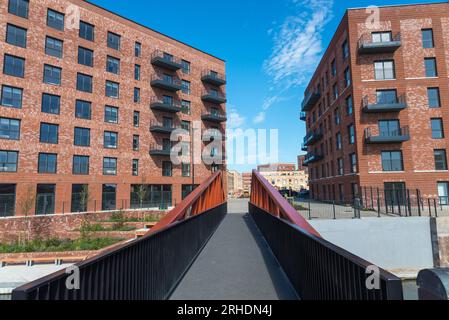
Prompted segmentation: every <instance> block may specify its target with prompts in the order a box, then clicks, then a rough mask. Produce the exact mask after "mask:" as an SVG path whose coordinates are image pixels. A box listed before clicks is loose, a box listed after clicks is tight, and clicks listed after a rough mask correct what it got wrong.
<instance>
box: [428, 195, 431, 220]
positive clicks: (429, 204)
mask: <svg viewBox="0 0 449 320" xmlns="http://www.w3.org/2000/svg"><path fill="white" fill-rule="evenodd" d="M427 204H428V205H429V217H431V218H432V207H431V206H430V198H428V199H427Z"/></svg>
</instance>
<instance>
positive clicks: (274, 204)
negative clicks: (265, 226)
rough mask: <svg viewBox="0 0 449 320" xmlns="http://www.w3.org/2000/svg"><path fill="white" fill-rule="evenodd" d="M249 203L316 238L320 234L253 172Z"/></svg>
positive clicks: (263, 179)
mask: <svg viewBox="0 0 449 320" xmlns="http://www.w3.org/2000/svg"><path fill="white" fill-rule="evenodd" d="M251 203H252V204H253V205H255V206H256V207H258V208H260V209H262V210H264V211H266V212H269V213H271V214H272V215H274V216H276V217H278V218H281V219H284V220H287V221H288V222H290V223H292V224H294V225H296V226H298V227H299V228H301V229H303V230H304V231H307V232H309V233H311V234H313V235H315V236H317V237H321V236H320V234H319V233H318V232H317V231H316V230H315V229H314V228H313V227H312V226H311V225H310V224H309V223H308V222H307V220H306V219H304V218H303V217H302V216H301V215H299V214H298V212H297V211H296V210H295V208H293V207H292V206H291V204H290V203H288V201H287V200H286V199H285V198H284V197H283V196H282V195H281V194H280V193H279V191H278V190H276V189H275V188H274V187H273V186H272V185H271V184H270V183H269V182H268V181H267V180H266V179H265V178H264V177H263V176H262V175H261V174H260V173H259V172H258V171H256V170H254V171H253V177H252V181H251Z"/></svg>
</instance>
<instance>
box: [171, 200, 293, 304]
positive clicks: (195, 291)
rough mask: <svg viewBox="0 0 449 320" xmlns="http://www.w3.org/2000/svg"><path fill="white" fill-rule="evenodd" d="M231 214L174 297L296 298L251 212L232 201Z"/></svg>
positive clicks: (193, 298) (223, 298)
mask: <svg viewBox="0 0 449 320" xmlns="http://www.w3.org/2000/svg"><path fill="white" fill-rule="evenodd" d="M228 206H229V207H228V211H229V214H228V215H227V216H226V218H225V219H224V221H223V223H222V224H221V225H220V227H219V228H218V230H217V232H216V233H215V234H214V235H213V236H212V238H211V239H210V241H209V243H208V244H207V245H206V247H205V248H204V250H203V251H202V252H201V254H200V255H199V256H198V258H197V260H196V261H195V262H194V264H193V265H192V267H191V268H190V270H189V271H188V272H187V274H186V276H185V277H184V279H183V280H182V281H181V283H180V284H179V286H178V287H177V289H176V290H175V292H174V293H173V295H172V297H171V299H172V300H278V299H281V300H289V299H290V300H292V299H297V296H296V293H295V291H294V289H293V288H292V287H291V285H290V283H289V281H288V279H287V278H286V277H285V275H284V273H283V272H282V270H281V268H280V266H279V265H278V263H277V262H276V260H275V258H274V256H273V254H272V252H271V251H270V249H269V248H268V247H267V244H266V243H265V241H264V239H263V237H262V235H261V234H260V233H259V231H258V229H257V228H256V226H255V224H254V222H253V221H252V220H251V218H250V217H249V215H248V213H247V212H248V201H245V200H232V201H230V202H229V203H228Z"/></svg>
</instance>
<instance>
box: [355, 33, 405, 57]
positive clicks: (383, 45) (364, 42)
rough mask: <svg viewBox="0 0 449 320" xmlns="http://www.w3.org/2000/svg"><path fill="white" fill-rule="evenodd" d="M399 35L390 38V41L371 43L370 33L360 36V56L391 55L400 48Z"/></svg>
mask: <svg viewBox="0 0 449 320" xmlns="http://www.w3.org/2000/svg"><path fill="white" fill-rule="evenodd" d="M401 44H402V42H401V33H400V32H398V33H396V34H394V35H392V36H391V39H390V41H373V36H372V33H366V34H364V35H362V36H361V37H360V39H359V42H358V47H359V53H360V54H370V53H391V52H394V51H396V50H397V49H398V48H399V47H400V46H401Z"/></svg>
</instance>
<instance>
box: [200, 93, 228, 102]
mask: <svg viewBox="0 0 449 320" xmlns="http://www.w3.org/2000/svg"><path fill="white" fill-rule="evenodd" d="M201 99H202V100H203V101H206V102H211V103H215V104H222V103H226V101H227V100H226V96H225V94H224V93H222V92H220V91H213V90H205V91H203V93H202V95H201Z"/></svg>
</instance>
